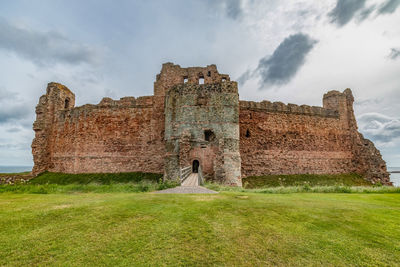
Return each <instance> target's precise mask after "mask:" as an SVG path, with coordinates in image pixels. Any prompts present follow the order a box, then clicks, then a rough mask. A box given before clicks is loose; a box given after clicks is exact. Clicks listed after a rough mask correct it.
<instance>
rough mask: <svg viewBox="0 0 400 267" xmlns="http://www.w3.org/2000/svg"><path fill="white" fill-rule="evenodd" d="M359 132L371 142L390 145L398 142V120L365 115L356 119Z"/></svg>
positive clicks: (399, 129) (374, 114) (399, 135)
mask: <svg viewBox="0 0 400 267" xmlns="http://www.w3.org/2000/svg"><path fill="white" fill-rule="evenodd" d="M358 123H359V126H360V131H361V132H362V133H364V134H365V135H366V136H367V137H368V138H370V139H372V140H373V141H377V142H379V143H381V144H385V145H390V144H393V143H394V142H396V141H397V140H400V120H399V119H396V118H392V117H388V116H385V115H383V114H380V113H365V114H363V115H361V116H360V117H359V118H358Z"/></svg>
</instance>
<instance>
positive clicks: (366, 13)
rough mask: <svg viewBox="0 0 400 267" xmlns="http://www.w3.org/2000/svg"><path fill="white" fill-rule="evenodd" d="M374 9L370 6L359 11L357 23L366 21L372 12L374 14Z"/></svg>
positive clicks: (373, 6)
mask: <svg viewBox="0 0 400 267" xmlns="http://www.w3.org/2000/svg"><path fill="white" fill-rule="evenodd" d="M375 8H376V6H375V5H372V6H370V7H368V8H364V9H363V10H361V12H360V14H359V15H358V21H360V22H361V21H363V20H366V19H367V18H368V17H369V15H371V14H372V12H374V10H375Z"/></svg>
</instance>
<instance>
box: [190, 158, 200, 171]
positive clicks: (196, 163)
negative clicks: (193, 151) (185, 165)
mask: <svg viewBox="0 0 400 267" xmlns="http://www.w3.org/2000/svg"><path fill="white" fill-rule="evenodd" d="M199 165H200V163H199V161H198V160H193V164H192V172H193V173H198V172H199Z"/></svg>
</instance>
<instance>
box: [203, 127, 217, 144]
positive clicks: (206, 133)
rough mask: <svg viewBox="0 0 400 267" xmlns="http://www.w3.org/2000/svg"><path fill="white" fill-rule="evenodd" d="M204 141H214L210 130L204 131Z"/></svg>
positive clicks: (213, 135)
mask: <svg viewBox="0 0 400 267" xmlns="http://www.w3.org/2000/svg"><path fill="white" fill-rule="evenodd" d="M204 139H205V140H206V141H208V142H212V141H214V140H215V134H214V133H213V131H211V130H205V131H204Z"/></svg>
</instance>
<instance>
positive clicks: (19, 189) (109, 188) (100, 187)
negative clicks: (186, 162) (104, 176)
mask: <svg viewBox="0 0 400 267" xmlns="http://www.w3.org/2000/svg"><path fill="white" fill-rule="evenodd" d="M175 186H177V184H176V183H171V182H160V183H156V182H151V181H141V182H136V183H119V184H116V183H112V184H95V183H91V184H69V185H57V184H17V185H0V194H1V193H14V194H59V193H88V192H92V193H139V192H151V191H156V190H163V189H167V188H171V187H175Z"/></svg>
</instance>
